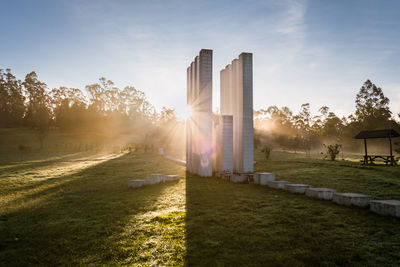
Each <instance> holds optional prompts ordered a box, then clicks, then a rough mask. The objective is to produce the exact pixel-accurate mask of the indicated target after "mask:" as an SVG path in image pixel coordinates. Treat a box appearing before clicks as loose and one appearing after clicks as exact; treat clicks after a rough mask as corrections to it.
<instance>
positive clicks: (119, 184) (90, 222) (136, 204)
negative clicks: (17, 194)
mask: <svg viewBox="0 0 400 267" xmlns="http://www.w3.org/2000/svg"><path fill="white" fill-rule="evenodd" d="M129 157H134V155H133V156H132V155H125V156H123V157H120V158H116V159H112V160H110V161H107V162H104V163H102V164H99V165H96V166H93V167H90V168H87V169H85V170H83V171H80V172H79V173H75V174H73V175H68V176H65V177H62V178H59V179H58V180H60V183H59V184H57V183H54V181H51V180H50V181H48V188H46V184H45V183H44V184H42V186H43V187H44V189H43V190H41V191H40V192H35V193H34V194H31V195H27V196H25V199H24V200H23V201H24V204H22V205H19V206H16V207H13V209H11V210H12V211H11V212H9V213H6V214H2V215H1V216H0V262H1V265H5V266H11V265H12V266H15V265H20V266H26V265H42V266H43V265H71V264H72V265H82V264H84V265H86V264H95V265H96V264H106V263H107V262H109V261H111V260H113V261H112V262H113V263H118V262H122V261H123V260H126V259H129V258H130V257H133V256H132V255H130V254H134V253H135V249H137V250H140V247H139V246H140V245H141V243H140V242H138V243H137V244H134V242H135V236H134V234H135V232H134V231H133V232H132V235H133V236H131V238H130V240H131V242H132V243H133V244H130V247H131V249H130V250H124V249H121V242H126V239H123V238H122V237H121V235H122V234H124V231H126V229H125V227H126V225H127V223H128V222H129V221H130V220H132V218H133V217H134V216H135V215H137V214H140V213H145V212H149V211H150V212H151V211H152V210H156V209H157V205H158V204H157V199H158V197H159V195H160V194H161V193H162V191H163V190H165V189H166V188H167V187H168V186H170V185H167V184H160V185H154V186H148V187H143V188H139V189H136V190H131V189H128V187H127V181H128V180H129V179H135V178H136V179H139V178H141V177H143V175H145V174H146V172H149V169H148V167H146V166H145V165H146V164H150V165H154V166H156V167H155V169H154V170H153V171H157V170H161V169H162V168H163V167H160V166H157V163H158V162H157V160H154V159H151V157H148V158H145V159H141V160H137V159H134V158H132V159H131V160H130V158H129ZM152 158H154V157H152ZM164 168H165V167H164ZM122 169H123V170H124V172H121V173H119V172H118V170H120V171H121V170H122ZM61 181H62V182H61ZM133 230H134V229H133ZM128 239H129V238H128ZM128 243H129V242H128ZM122 247H124V246H122ZM132 247H133V248H132Z"/></svg>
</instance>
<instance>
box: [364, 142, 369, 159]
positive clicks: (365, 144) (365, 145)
mask: <svg viewBox="0 0 400 267" xmlns="http://www.w3.org/2000/svg"><path fill="white" fill-rule="evenodd" d="M364 149H365V159H364V163H365V164H368V150H367V139H366V138H364Z"/></svg>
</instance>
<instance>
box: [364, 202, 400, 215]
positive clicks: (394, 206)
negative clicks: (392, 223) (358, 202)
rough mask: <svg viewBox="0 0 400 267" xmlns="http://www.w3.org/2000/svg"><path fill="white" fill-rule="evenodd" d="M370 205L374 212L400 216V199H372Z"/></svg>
mask: <svg viewBox="0 0 400 267" xmlns="http://www.w3.org/2000/svg"><path fill="white" fill-rule="evenodd" d="M369 205H370V210H371V211H372V212H375V213H377V214H380V215H385V216H386V215H391V216H394V217H398V218H400V200H395V199H391V200H372V201H370V202H369Z"/></svg>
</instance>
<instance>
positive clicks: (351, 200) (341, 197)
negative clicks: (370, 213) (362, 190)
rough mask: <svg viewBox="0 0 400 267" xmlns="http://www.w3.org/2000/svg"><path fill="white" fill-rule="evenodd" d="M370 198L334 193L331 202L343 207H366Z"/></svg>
mask: <svg viewBox="0 0 400 267" xmlns="http://www.w3.org/2000/svg"><path fill="white" fill-rule="evenodd" d="M371 200H372V197H371V196H369V195H363V194H356V193H334V194H333V196H332V201H333V202H335V203H337V204H339V205H345V206H350V205H353V206H358V207H367V206H368V205H369V202H370V201H371Z"/></svg>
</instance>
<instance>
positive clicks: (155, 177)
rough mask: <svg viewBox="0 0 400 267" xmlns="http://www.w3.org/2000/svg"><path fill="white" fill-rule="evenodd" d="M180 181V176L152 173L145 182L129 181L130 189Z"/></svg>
mask: <svg viewBox="0 0 400 267" xmlns="http://www.w3.org/2000/svg"><path fill="white" fill-rule="evenodd" d="M179 179H180V177H179V175H165V174H161V173H152V174H148V175H147V176H146V179H144V180H139V179H136V180H130V181H128V187H129V188H138V187H142V186H144V185H152V184H159V183H165V182H172V181H178V180H179Z"/></svg>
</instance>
